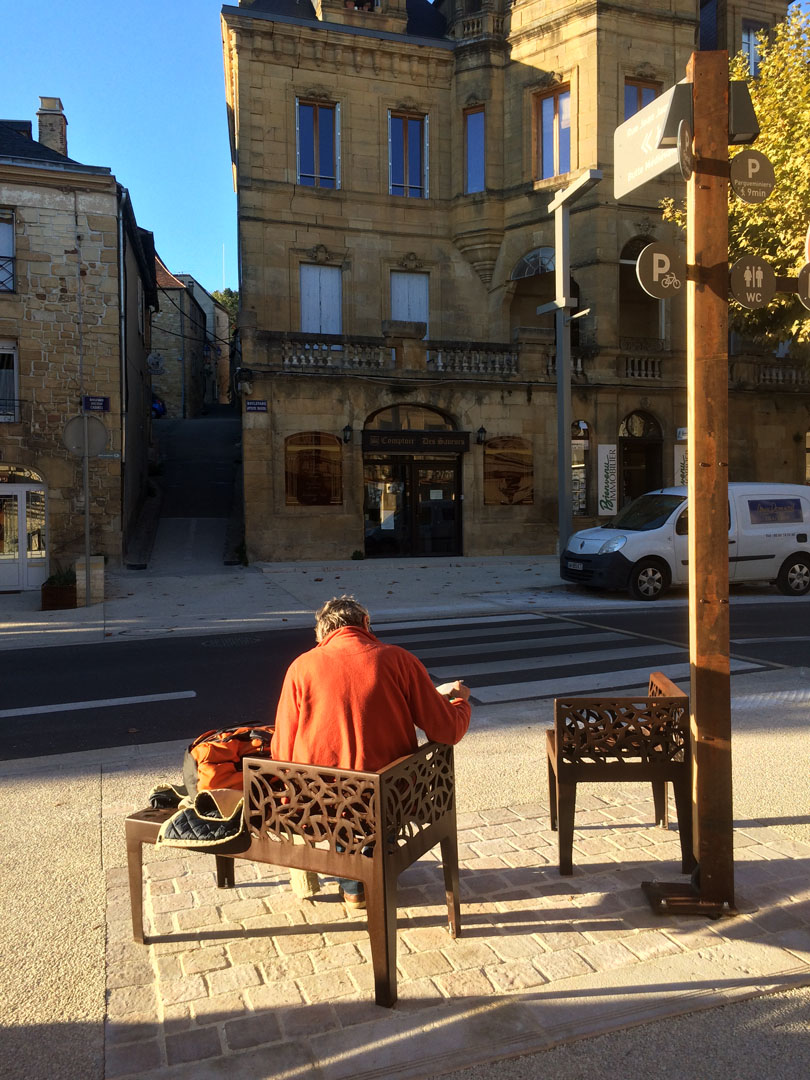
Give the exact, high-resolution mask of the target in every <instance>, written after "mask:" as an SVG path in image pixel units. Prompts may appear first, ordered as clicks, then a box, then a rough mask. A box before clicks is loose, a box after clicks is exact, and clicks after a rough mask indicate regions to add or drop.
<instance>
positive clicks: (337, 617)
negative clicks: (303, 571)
mask: <svg viewBox="0 0 810 1080" xmlns="http://www.w3.org/2000/svg"><path fill="white" fill-rule="evenodd" d="M367 618H368V610H367V609H366V608H364V607H363V605H362V604H360V603H358V602H357V600H355V598H354V597H353V596H333V597H332V599H331V600H327V601H326V603H325V604H324V605H323V607H322V608H321V609H320V610H319V611H316V612H315V637H316V638H317V639H318V641H323V639H324V638H325V637H326V636H327V635H328V634H331V633H332V631H333V630H339V629H340V628H341V626H364V625H365V621H366V619H367Z"/></svg>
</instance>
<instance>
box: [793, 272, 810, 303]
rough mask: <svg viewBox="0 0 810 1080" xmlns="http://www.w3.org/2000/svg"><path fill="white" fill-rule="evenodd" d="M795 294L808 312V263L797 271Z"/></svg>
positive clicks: (809, 294)
mask: <svg viewBox="0 0 810 1080" xmlns="http://www.w3.org/2000/svg"><path fill="white" fill-rule="evenodd" d="M796 294H797V295H798V297H799V299H800V300H801V302H802V303H803V304H804V306H805V307H806V308H807V310H808V311H810V263H805V264H804V266H803V267H802V268H801V270H800V271H799V278H798V282H797V285H796Z"/></svg>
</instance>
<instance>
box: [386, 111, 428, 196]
mask: <svg viewBox="0 0 810 1080" xmlns="http://www.w3.org/2000/svg"><path fill="white" fill-rule="evenodd" d="M428 175H429V173H428V117H427V116H408V115H405V114H403V113H395V112H390V111H389V113H388V194H389V195H404V196H405V197H406V198H411V199H426V198H427V197H428Z"/></svg>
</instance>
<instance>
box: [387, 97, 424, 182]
mask: <svg viewBox="0 0 810 1080" xmlns="http://www.w3.org/2000/svg"><path fill="white" fill-rule="evenodd" d="M394 120H404V121H409V120H412V121H418V122H419V123H420V124H421V125H422V134H421V139H420V142H421V144H422V175H421V177H420V181H421V182H420V183H418V184H414V183H412V182H411V178H410V174H409V173H408V171H407V168H406V163H407V159H408V145H409V144H408V126H407V124H404V125H403V155H402V156H403V176H402V180H403V182H402V183H401V184H397V183H395V182H394V155H393V146H394V142H393V137H392V121H394ZM395 187H396V188H403V189H407V190H403V191H401V192H400V191H394V188H395ZM412 188H414V189H416V190H417V191H418V192H419V193H420V194H417V195H412V194H411V191H410V189H412ZM388 194H389V195H392V196H394V198H397V199H429V198H430V114H429V113H428V112H427V111H420V110H414V109H410V108H407V109H405V108H389V109H388Z"/></svg>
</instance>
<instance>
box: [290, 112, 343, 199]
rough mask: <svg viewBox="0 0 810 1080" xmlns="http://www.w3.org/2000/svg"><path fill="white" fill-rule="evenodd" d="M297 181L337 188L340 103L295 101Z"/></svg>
mask: <svg viewBox="0 0 810 1080" xmlns="http://www.w3.org/2000/svg"><path fill="white" fill-rule="evenodd" d="M295 138H296V183H298V184H303V185H304V186H306V187H319V188H339V187H340V105H320V104H315V103H314V102H307V101H299V100H298V99H297V98H296V101H295Z"/></svg>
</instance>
